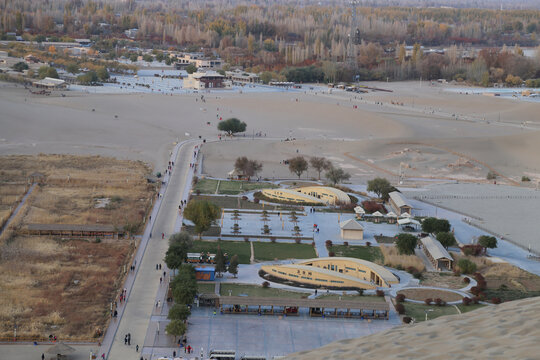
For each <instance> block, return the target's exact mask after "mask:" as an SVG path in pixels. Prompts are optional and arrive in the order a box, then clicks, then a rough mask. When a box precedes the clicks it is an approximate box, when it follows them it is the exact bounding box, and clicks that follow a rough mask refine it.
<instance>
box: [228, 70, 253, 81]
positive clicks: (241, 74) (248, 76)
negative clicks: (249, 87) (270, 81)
mask: <svg viewBox="0 0 540 360" xmlns="http://www.w3.org/2000/svg"><path fill="white" fill-rule="evenodd" d="M225 77H226V78H227V79H228V80H231V81H232V82H233V83H240V84H256V83H259V82H260V79H259V75H257V74H254V73H249V72H246V71H243V70H240V69H236V70H233V71H225Z"/></svg>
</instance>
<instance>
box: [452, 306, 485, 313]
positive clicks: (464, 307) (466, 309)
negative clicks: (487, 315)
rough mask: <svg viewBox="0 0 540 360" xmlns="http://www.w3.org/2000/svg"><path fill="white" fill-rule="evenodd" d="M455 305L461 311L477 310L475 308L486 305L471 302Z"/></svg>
mask: <svg viewBox="0 0 540 360" xmlns="http://www.w3.org/2000/svg"><path fill="white" fill-rule="evenodd" d="M456 306H457V307H458V308H459V311H461V313H468V312H469V311H473V310H477V309H480V308H483V307H486V306H487V305H482V304H471V305H467V306H465V305H456Z"/></svg>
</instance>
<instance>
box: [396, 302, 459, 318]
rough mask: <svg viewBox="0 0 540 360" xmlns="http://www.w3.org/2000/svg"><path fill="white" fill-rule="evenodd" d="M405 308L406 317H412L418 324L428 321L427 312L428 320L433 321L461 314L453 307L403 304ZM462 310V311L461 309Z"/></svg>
mask: <svg viewBox="0 0 540 360" xmlns="http://www.w3.org/2000/svg"><path fill="white" fill-rule="evenodd" d="M403 306H405V316H410V317H412V318H414V320H415V321H416V322H420V321H425V320H426V310H427V316H428V320H433V319H436V318H438V317H441V316H446V315H456V314H459V313H458V311H457V310H456V308H455V307H453V306H452V305H446V306H435V305H429V306H428V305H424V304H413V303H408V302H406V303H403ZM460 310H461V309H460Z"/></svg>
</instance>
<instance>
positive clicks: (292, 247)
mask: <svg viewBox="0 0 540 360" xmlns="http://www.w3.org/2000/svg"><path fill="white" fill-rule="evenodd" d="M253 250H254V251H255V259H257V260H262V261H267V260H274V259H278V260H283V259H311V258H314V257H317V254H316V253H315V249H314V248H313V246H311V244H296V243H271V242H259V241H255V242H253Z"/></svg>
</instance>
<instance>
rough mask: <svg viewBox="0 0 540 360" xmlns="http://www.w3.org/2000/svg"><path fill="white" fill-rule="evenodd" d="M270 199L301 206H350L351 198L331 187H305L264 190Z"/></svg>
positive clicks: (264, 193)
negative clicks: (340, 204) (338, 204)
mask: <svg viewBox="0 0 540 360" xmlns="http://www.w3.org/2000/svg"><path fill="white" fill-rule="evenodd" d="M262 193H263V195H265V196H266V197H268V198H271V199H276V200H283V201H290V202H297V203H299V204H302V203H303V204H324V205H336V204H337V203H342V204H349V203H350V202H351V198H350V197H349V195H347V194H346V193H345V192H343V191H341V190H339V189H336V188H333V187H330V186H304V187H299V188H295V189H263V190H262Z"/></svg>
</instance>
